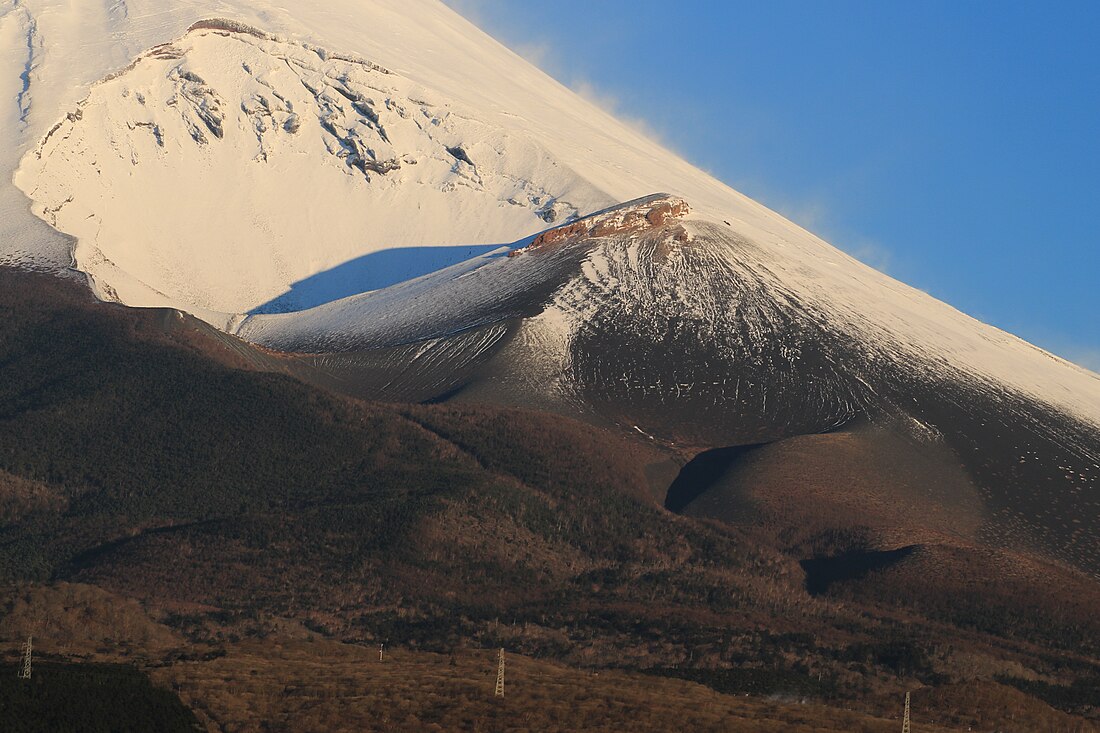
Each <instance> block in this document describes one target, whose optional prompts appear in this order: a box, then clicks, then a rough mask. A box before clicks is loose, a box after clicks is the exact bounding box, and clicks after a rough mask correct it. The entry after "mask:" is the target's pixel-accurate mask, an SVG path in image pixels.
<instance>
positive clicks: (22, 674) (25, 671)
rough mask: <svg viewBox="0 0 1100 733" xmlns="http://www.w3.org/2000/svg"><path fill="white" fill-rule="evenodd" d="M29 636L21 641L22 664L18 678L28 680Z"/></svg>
mask: <svg viewBox="0 0 1100 733" xmlns="http://www.w3.org/2000/svg"><path fill="white" fill-rule="evenodd" d="M31 649H32V647H31V637H30V636H27V640H26V641H24V642H23V666H22V667H20V669H19V679H21V680H29V679H30V678H31Z"/></svg>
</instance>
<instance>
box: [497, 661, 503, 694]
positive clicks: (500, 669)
mask: <svg viewBox="0 0 1100 733" xmlns="http://www.w3.org/2000/svg"><path fill="white" fill-rule="evenodd" d="M496 696H497V697H504V650H503V649H501V650H500V663H499V664H498V665H497V689H496Z"/></svg>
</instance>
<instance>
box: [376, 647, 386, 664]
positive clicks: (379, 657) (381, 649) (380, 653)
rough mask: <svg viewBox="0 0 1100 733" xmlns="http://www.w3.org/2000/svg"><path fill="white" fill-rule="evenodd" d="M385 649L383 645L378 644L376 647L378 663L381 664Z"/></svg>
mask: <svg viewBox="0 0 1100 733" xmlns="http://www.w3.org/2000/svg"><path fill="white" fill-rule="evenodd" d="M385 648H386V645H385V644H379V645H378V661H379V662H381V661H382V660H383V650H384V649H385Z"/></svg>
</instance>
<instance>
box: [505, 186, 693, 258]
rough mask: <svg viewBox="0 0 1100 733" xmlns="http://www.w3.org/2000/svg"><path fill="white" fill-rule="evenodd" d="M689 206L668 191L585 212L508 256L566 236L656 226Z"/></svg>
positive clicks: (680, 233)
mask: <svg viewBox="0 0 1100 733" xmlns="http://www.w3.org/2000/svg"><path fill="white" fill-rule="evenodd" d="M689 211H691V208H690V207H689V206H688V205H687V202H686V201H684V200H683V199H679V198H675V197H673V196H669V195H667V194H656V195H654V196H647V197H645V198H641V199H636V200H634V201H630V202H627V203H625V204H623V205H622V206H619V207H616V208H614V209H609V210H607V211H601V212H599V213H596V214H592V215H591V216H586V217H585V218H583V219H580V220H579V221H575V222H573V223H571V224H566V225H564V226H560V227H555V228H554V229H549V230H547V231H545V232H543V233H542V234H540V235H538V236H537V237H535V241H534V242H532V243H531V244H530V245H529V246H527V247H525V248H523V249H521V250H515V251H513V252H511V253H509V257H512V256H515V255H518V254H520V253H521V252H531V251H535V250H538V249H541V248H543V247H547V246H550V245H555V244H560V243H562V242H565V241H567V240H571V239H579V238H582V237H586V238H599V237H610V236H614V235H616V234H622V233H624V232H640V231H645V230H647V229H657V228H659V227H662V226H664V225H665V224H667V223H668V222H669V221H670V220H673V219H680V218H682V217H684V216H686V215H687V214H688V212H689ZM676 236H677V239H678V241H686V239H687V233H686V232H685V231H684V229H683V227H679V228H678V230H677V235H676Z"/></svg>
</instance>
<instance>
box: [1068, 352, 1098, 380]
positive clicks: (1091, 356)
mask: <svg viewBox="0 0 1100 733" xmlns="http://www.w3.org/2000/svg"><path fill="white" fill-rule="evenodd" d="M1062 357H1063V358H1065V359H1068V360H1069V361H1072V362H1073V363H1074V364H1077V365H1078V366H1083V367H1084V368H1085V369H1091V370H1092V371H1094V372H1096V373H1097V374H1100V348H1090V347H1084V348H1082V347H1077V348H1073V347H1070V348H1068V349H1065V350H1063V352H1062Z"/></svg>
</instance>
